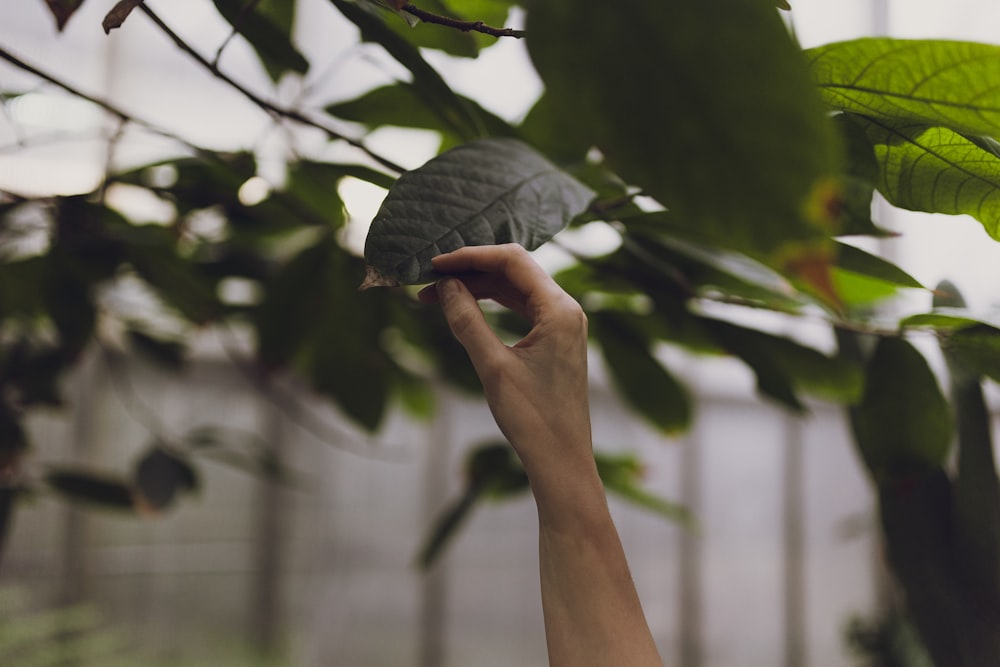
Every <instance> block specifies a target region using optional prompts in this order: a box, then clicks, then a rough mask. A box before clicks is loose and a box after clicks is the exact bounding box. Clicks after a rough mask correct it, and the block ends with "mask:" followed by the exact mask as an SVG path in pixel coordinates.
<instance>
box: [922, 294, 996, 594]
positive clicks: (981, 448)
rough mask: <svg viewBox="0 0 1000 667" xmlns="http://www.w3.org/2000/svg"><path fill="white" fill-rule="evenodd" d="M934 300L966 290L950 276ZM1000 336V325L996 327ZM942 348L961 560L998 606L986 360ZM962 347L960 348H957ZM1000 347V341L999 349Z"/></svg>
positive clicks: (954, 301) (955, 300) (946, 300)
mask: <svg viewBox="0 0 1000 667" xmlns="http://www.w3.org/2000/svg"><path fill="white" fill-rule="evenodd" d="M934 293H935V297H934V302H933V305H934V306H936V307H937V306H948V307H954V308H962V307H964V306H965V305H966V304H965V299H964V298H963V296H962V294H961V292H959V291H958V289H957V288H956V287H955V285H953V284H952V283H951V282H949V281H942V282H941V283H939V284H938V285H937V287H936V288H935V290H934ZM993 333H994V335H996V336H998V337H1000V331H998V330H993ZM947 341H948V338H947V337H945V338H944V339H943V341H942V345H941V351H942V352H943V353H944V358H945V362H947V364H948V371H949V375H950V378H949V385H950V387H949V393H950V397H951V403H952V407H953V410H954V414H955V426H956V432H957V433H956V434H957V445H958V456H957V457H956V458H957V465H956V472H955V475H954V481H953V484H952V488H953V489H954V494H955V528H956V530H955V533H956V540H955V541H956V546H957V551H958V556H959V562H960V566H961V568H962V569H963V571H964V572H965V573H966V575H967V576H968V577H969V580H970V582H972V588H973V590H981V591H982V592H983V595H982V597H978V596H977V598H975V599H976V600H977V601H980V600H981V601H984V602H986V603H987V604H988V605H990V606H991V607H993V608H994V609H995V605H996V604H997V603H996V600H997V596H998V595H1000V569H998V568H997V562H1000V478H998V476H997V466H996V457H995V456H994V453H993V436H992V433H991V432H990V431H991V423H992V418H991V416H990V412H989V409H988V407H987V403H986V399H985V396H984V395H983V388H982V366H981V365H978V364H970V363H969V361H970V360H969V359H965V358H962V355H961V352H960V351H959V350H956V349H955V348H949V346H948V345H947ZM956 352H958V354H956ZM997 352H1000V345H998V346H997V348H996V349H995V350H994V354H996V353H997Z"/></svg>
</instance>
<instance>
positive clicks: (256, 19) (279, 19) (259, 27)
mask: <svg viewBox="0 0 1000 667" xmlns="http://www.w3.org/2000/svg"><path fill="white" fill-rule="evenodd" d="M213 2H214V3H215V7H216V9H218V10H219V13H220V14H221V15H222V16H223V18H225V19H226V21H227V22H228V23H229V25H231V26H232V27H233V30H235V31H236V32H238V33H239V34H240V35H242V36H243V37H244V38H245V39H246V40H247V42H249V43H250V46H251V47H252V48H253V49H254V51H256V52H257V55H258V57H260V61H261V63H262V64H263V65H264V68H265V69H266V70H267V72H268V74H269V75H270V76H271V78H272V79H273V80H274V81H278V79H280V78H281V75H282V74H284V73H285V72H288V71H291V72H298V73H299V74H304V73H305V72H306V71H307V70H308V69H309V61H308V60H306V59H305V57H304V56H303V55H302V54H301V53H299V51H298V50H297V49H296V48H295V46H294V45H293V44H292V41H291V31H292V23H293V17H294V13H295V3H293V2H285V1H284V0H260V1H258V0H213Z"/></svg>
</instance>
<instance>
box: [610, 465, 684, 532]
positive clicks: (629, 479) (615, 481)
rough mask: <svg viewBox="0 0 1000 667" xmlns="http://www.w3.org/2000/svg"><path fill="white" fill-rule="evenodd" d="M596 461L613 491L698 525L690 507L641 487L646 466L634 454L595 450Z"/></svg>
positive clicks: (659, 512) (654, 509)
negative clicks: (607, 452) (608, 452)
mask: <svg viewBox="0 0 1000 667" xmlns="http://www.w3.org/2000/svg"><path fill="white" fill-rule="evenodd" d="M594 460H595V462H596V463H597V472H598V474H599V475H600V476H601V481H602V482H603V483H604V486H605V488H606V489H607V490H608V491H609V492H611V493H613V494H615V495H617V496H619V497H620V498H622V499H623V500H626V501H628V502H630V503H632V504H633V505H636V506H637V507H641V508H643V509H647V510H650V511H651V512H655V513H656V514H659V515H660V516H662V517H664V518H665V519H669V520H671V521H676V522H678V523H680V524H682V525H683V526H685V527H688V528H693V527H694V525H695V520H694V516H693V515H692V514H691V511H690V510H689V509H688V508H687V507H684V506H683V505H679V504H677V503H673V502H670V501H669V500H666V499H664V498H661V497H660V496H657V495H655V494H652V493H650V492H648V491H646V490H645V489H643V488H642V487H641V486H640V483H641V482H642V475H643V465H642V462H641V461H640V460H639V459H637V458H636V457H635V456H634V455H632V454H606V453H601V452H594Z"/></svg>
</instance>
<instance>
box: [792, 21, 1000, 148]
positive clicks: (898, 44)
mask: <svg viewBox="0 0 1000 667" xmlns="http://www.w3.org/2000/svg"><path fill="white" fill-rule="evenodd" d="M806 54H807V56H808V58H809V61H810V67H811V69H812V72H813V77H814V78H815V80H816V83H817V84H818V85H819V88H820V91H821V93H822V95H823V99H824V100H825V101H826V102H827V104H829V105H830V106H832V107H833V108H835V109H841V110H844V111H850V112H853V113H856V114H860V115H863V116H866V117H868V118H872V119H876V120H878V121H882V122H885V123H888V124H889V125H891V126H892V127H899V126H904V127H905V126H918V125H923V126H927V125H931V126H943V127H947V128H950V129H952V130H954V131H957V132H961V133H966V134H971V135H987V136H994V137H995V136H997V135H1000V88H998V87H997V86H996V71H997V68H998V67H1000V47H998V46H992V45H987V44H977V43H974V42H958V41H941V40H900V39H892V38H885V37H875V38H862V39H857V40H852V41H846V42H836V43H833V44H827V45H824V46H820V47H817V48H814V49H810V50H808V51H807V52H806Z"/></svg>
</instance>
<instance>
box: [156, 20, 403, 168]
mask: <svg viewBox="0 0 1000 667" xmlns="http://www.w3.org/2000/svg"><path fill="white" fill-rule="evenodd" d="M139 8H140V9H141V10H142V11H143V12H144V13H145V14H146V16H148V17H149V18H150V20H152V21H153V23H155V24H156V26H157V27H158V28H159V29H160V30H161V31H162V32H163V33H164V34H165V35H166V36H167V37H169V38H170V40H171V41H172V42H173V43H174V44H175V45H176V46H177V48H179V49H180V50H181V51H184V52H185V53H187V54H188V55H189V56H191V57H192V58H194V59H195V61H196V62H197V63H198V64H199V65H201V66H202V67H204V68H205V69H207V70H208V71H209V72H211V73H212V75H213V76H215V77H216V78H217V79H219V80H221V81H223V82H225V83H226V84H228V85H229V86H230V87H232V88H233V89H234V90H236V91H237V92H239V93H240V94H241V95H243V96H244V97H246V98H247V99H248V100H250V101H251V102H253V103H254V104H256V105H257V106H258V107H260V108H261V109H263V110H264V111H266V112H267V113H269V114H272V115H275V116H280V117H283V118H287V119H289V120H294V121H295V122H297V123H301V124H303V125H308V126H309V127H313V128H316V129H318V130H321V131H323V132H325V133H326V135H327V136H329V137H330V138H331V139H335V140H339V141H343V142H345V143H347V144H349V145H351V146H353V147H354V148H357V149H359V150H361V151H363V152H364V153H365V154H366V155H367V156H368V157H370V158H371V159H373V160H375V161H376V162H378V163H379V164H380V165H382V166H383V167H385V168H386V169H390V170H392V171H394V172H396V173H397V174H401V173H403V172H405V171H406V169H404V168H403V167H401V166H399V165H398V164H396V163H395V162H393V161H391V160H389V159H388V158H385V157H382V156H381V155H378V154H377V153H374V152H372V151H371V150H370V149H369V148H368V147H367V146H365V145H364V144H363V143H362V142H360V141H358V140H357V139H351V138H350V137H347V136H344V135H343V134H341V133H340V132H337V131H336V130H334V129H333V128H330V127H327V126H326V125H323V124H322V123H319V122H317V121H315V120H313V119H311V118H309V117H308V116H305V115H303V114H302V113H300V112H299V111H296V110H295V109H286V108H284V107H281V106H279V105H277V104H275V103H274V102H270V101H268V100H265V99H264V98H263V97H261V96H259V95H257V94H256V93H254V92H252V91H251V90H249V89H248V88H246V87H245V86H243V85H241V84H240V83H239V82H237V81H235V80H234V79H232V78H231V77H229V76H228V75H227V74H225V73H224V72H222V71H221V70H220V69H219V68H218V67H217V66H216V65H213V64H212V63H211V62H210V61H209V60H208V59H207V58H205V56H203V55H201V54H200V53H198V52H197V51H195V49H194V48H193V47H192V46H191V45H190V44H188V43H187V42H185V41H184V40H183V39H182V38H181V37H180V35H178V34H177V33H176V32H174V31H173V29H172V28H170V26H168V25H167V24H166V23H164V22H163V19H161V18H160V17H159V16H157V15H156V12H154V11H153V10H152V9H150V8H149V7H148V6H147V5H144V4H143V5H139Z"/></svg>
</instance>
